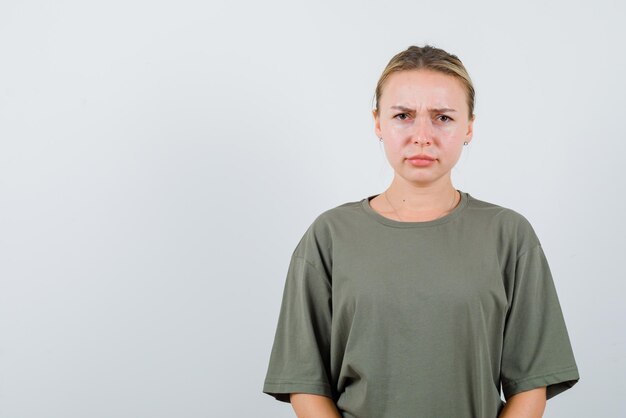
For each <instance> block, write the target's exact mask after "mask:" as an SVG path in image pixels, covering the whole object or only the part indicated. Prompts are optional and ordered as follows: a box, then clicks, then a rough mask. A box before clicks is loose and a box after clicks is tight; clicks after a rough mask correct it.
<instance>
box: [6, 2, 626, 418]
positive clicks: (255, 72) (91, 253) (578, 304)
mask: <svg viewBox="0 0 626 418" xmlns="http://www.w3.org/2000/svg"><path fill="white" fill-rule="evenodd" d="M625 17H626V6H625V5H624V2H621V1H617V0H615V1H611V0H596V1H584V2H583V1H573V2H572V1H552V2H550V1H530V2H528V1H526V2H515V3H512V2H498V1H491V2H486V1H475V2H466V1H453V2H432V1H431V2H416V1H410V2H408V1H398V2H382V1H379V2H371V1H343V2H342V1H318V2H310V1H309V2H297V1H287V0H284V1H280V0H269V1H263V2H254V1H243V2H226V1H219V0H217V1H215V0H212V1H208V2H207V1H186V0H183V1H176V2H174V1H170V2H165V1H147V0H125V1H106V2H105V1H89V2H85V1H76V0H72V1H70V0H68V1H28V0H20V1H7V0H2V2H1V3H0V417H2V418H47V417H55V418H56V417H59V418H85V417H89V418H101V417H102V418H104V417H128V418H131V417H132V418H137V417H150V418H159V417H244V416H245V417H292V416H294V414H293V412H292V409H291V407H290V405H288V404H285V403H280V402H278V401H275V400H274V399H273V398H271V397H269V396H268V395H265V394H263V393H262V392H261V390H262V385H263V380H264V378H265V372H266V369H267V364H268V360H269V354H270V350H271V345H272V341H273V338H274V332H275V329H276V321H277V319H278V312H279V308H280V302H281V297H282V290H283V286H284V280H285V277H286V272H287V266H288V262H289V258H290V255H291V252H292V251H293V249H294V248H295V245H296V244H297V242H298V241H299V239H300V237H301V236H302V234H303V233H304V231H305V230H306V228H307V227H308V226H309V225H310V224H311V222H312V221H313V220H314V219H315V217H316V216H317V215H319V214H320V213H321V212H323V211H324V210H327V209H330V208H332V207H335V206H337V205H339V204H342V203H345V202H348V201H355V200H360V199H362V198H364V197H365V196H369V195H372V194H377V193H381V192H382V191H384V189H385V188H386V187H387V186H388V185H389V183H390V181H391V178H392V172H391V169H390V168H389V165H388V163H387V160H386V157H385V155H384V151H383V148H382V145H380V144H379V142H378V139H377V138H376V136H375V135H374V132H373V125H372V119H371V114H370V111H371V107H372V96H373V92H374V87H375V84H376V81H377V79H378V76H379V75H380V73H381V71H382V70H383V68H384V66H385V65H386V64H387V62H388V60H389V59H390V58H391V57H392V56H393V55H394V54H395V53H397V52H399V51H401V50H403V49H405V48H406V47H408V46H409V45H420V46H421V45H424V44H426V43H429V44H432V45H435V46H438V47H441V48H444V49H446V50H448V51H449V52H452V53H454V54H457V55H458V56H459V57H460V58H461V59H462V60H463V62H464V64H465V65H466V66H467V68H468V70H469V72H470V75H471V76H472V78H473V81H474V83H475V87H476V91H477V102H476V114H477V119H476V123H475V126H474V128H475V133H474V140H473V142H472V143H471V144H470V146H468V147H465V149H464V151H463V155H462V157H461V159H460V161H459V163H458V165H457V166H456V167H455V169H454V171H453V182H454V185H455V186H456V187H457V188H459V189H461V190H463V191H466V192H469V193H470V194H471V195H472V196H474V197H476V198H478V199H481V200H486V201H489V202H493V203H496V204H499V205H502V206H506V207H510V208H513V209H515V210H516V211H518V212H520V213H522V214H523V215H524V216H526V217H527V218H528V219H529V220H530V221H531V223H532V225H533V226H534V228H535V230H536V232H537V234H538V235H539V237H540V239H541V241H542V244H543V247H544V250H545V252H546V254H547V256H548V260H549V262H550V266H551V268H552V273H553V276H554V280H555V284H556V287H557V291H558V293H559V298H560V301H561V306H562V309H563V313H564V315H565V319H566V323H567V326H568V331H569V334H570V339H571V341H572V345H573V349H574V354H575V356H576V359H577V362H578V365H579V370H580V374H581V380H580V382H579V383H578V384H577V385H576V386H575V387H574V388H573V389H571V390H569V391H567V392H565V393H563V394H561V395H559V396H557V397H555V398H553V399H551V400H550V401H548V405H547V409H546V413H545V417H550V418H556V417H568V418H569V417H591V416H601V417H618V416H626V407H625V406H624V401H623V400H624V394H625V393H624V386H623V377H624V375H625V374H626V366H625V356H624V354H625V352H626V350H625V349H626V333H625V331H624V318H625V317H626V315H625V314H626V308H625V305H626V304H624V302H623V300H624V292H625V291H626V286H625V285H624V283H625V279H626V277H625V274H624V268H623V264H622V261H624V258H625V255H624V254H625V245H624V236H625V233H626V223H625V222H624V214H625V213H626V204H625V199H624V192H625V190H626V187H625V186H626V181H625V180H626V176H625V175H624V164H623V160H624V153H625V151H626V146H625V141H626V135H625V134H624V126H625V125H624V124H625V122H624V121H625V119H626V114H625V111H626V106H625V103H624V100H625V99H624V98H625V97H626V82H625V79H624V74H626V54H624V42H623V40H624V39H625V38H626V31H624V29H623V28H624V26H623V22H624V18H625ZM450 396H451V397H453V396H454V394H450Z"/></svg>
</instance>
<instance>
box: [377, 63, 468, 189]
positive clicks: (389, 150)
mask: <svg viewBox="0 0 626 418" xmlns="http://www.w3.org/2000/svg"><path fill="white" fill-rule="evenodd" d="M374 122H375V131H376V135H377V136H378V137H380V138H383V144H384V147H385V154H386V155H387V159H388V160H389V163H390V164H391V166H392V168H393V169H394V171H395V174H396V175H397V176H400V177H402V178H403V179H404V180H406V181H408V182H411V183H413V184H415V185H419V186H428V185H432V184H436V183H438V182H442V181H449V178H450V172H451V170H452V167H454V165H455V164H456V162H457V161H458V159H459V157H460V155H461V150H462V148H463V143H464V142H470V141H471V140H472V133H473V131H472V129H473V122H474V120H473V119H470V118H469V115H468V105H467V96H466V91H465V89H464V87H463V84H462V83H461V81H459V80H458V79H456V78H455V77H453V76H450V75H447V74H443V73H440V72H436V71H432V70H405V71H398V72H395V73H392V74H391V75H390V76H389V78H388V79H387V80H386V82H385V84H384V86H383V90H382V94H381V97H380V101H379V103H378V111H374Z"/></svg>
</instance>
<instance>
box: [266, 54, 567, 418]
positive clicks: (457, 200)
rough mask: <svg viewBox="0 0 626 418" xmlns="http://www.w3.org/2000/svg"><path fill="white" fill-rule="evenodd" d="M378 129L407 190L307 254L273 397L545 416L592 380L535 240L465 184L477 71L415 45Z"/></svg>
mask: <svg viewBox="0 0 626 418" xmlns="http://www.w3.org/2000/svg"><path fill="white" fill-rule="evenodd" d="M373 115H374V122H375V131H376V134H377V136H378V137H379V139H380V141H382V143H383V144H384V148H385V153H386V155H387V159H388V160H389V163H390V164H391V166H392V168H393V170H394V178H393V180H392V182H391V185H390V186H389V187H388V188H387V190H385V191H384V192H383V193H381V194H378V195H373V196H369V197H367V198H364V199H362V200H360V201H355V202H348V203H344V204H342V205H340V206H337V207H335V208H332V209H329V210H327V211H326V212H324V213H322V214H321V215H319V216H318V217H317V218H316V219H315V220H314V222H313V223H312V224H311V226H310V227H309V228H308V229H307V231H306V232H305V234H304V236H303V237H302V239H301V240H300V242H299V243H298V245H297V247H296V248H295V250H294V252H293V253H292V257H291V262H290V265H289V269H288V273H287V279H286V283H285V289H284V294H283V302H282V307H281V311H280V317H279V320H278V327H277V331H276V336H275V340H274V345H273V348H272V354H271V358H270V364H269V368H268V372H267V376H266V379H265V384H264V387H263V392H265V393H267V394H270V395H272V396H274V397H275V398H276V399H278V400H281V401H285V402H289V401H291V403H292V406H293V408H294V409H295V412H296V414H297V415H298V417H313V418H323V417H350V418H352V417H359V418H365V417H374V418H385V417H389V418H404V417H454V418H462V417H511V418H512V417H520V418H521V417H541V416H542V414H543V411H544V408H545V403H546V400H547V399H549V398H551V397H553V396H555V395H557V394H559V393H561V392H562V391H564V390H566V389H568V388H570V387H572V386H573V385H574V384H575V383H576V382H577V381H578V379H579V375H578V369H577V366H576V362H575V359H574V356H573V353H572V348H571V345H570V341H569V336H568V333H567V329H566V326H565V322H564V319H563V315H562V311H561V308H560V305H559V301H558V297H557V293H556V290H555V287H554V283H553V280H552V277H551V274H550V269H549V267H548V263H547V261H546V259H545V256H544V253H543V251H542V248H541V245H540V242H539V240H538V238H537V236H536V235H535V232H534V230H533V228H532V226H531V225H530V224H529V223H528V221H527V220H526V219H525V218H524V217H523V216H522V215H520V214H518V213H517V212H515V211H513V210H511V209H507V208H504V207H501V206H498V205H495V204H491V203H488V202H484V201H481V200H478V199H476V198H474V197H472V196H470V195H469V194H468V193H466V192H463V191H459V190H457V189H456V188H455V187H454V186H453V185H452V181H451V177H450V172H451V170H452V167H454V165H455V164H456V162H457V161H458V159H459V156H460V154H461V151H462V149H463V147H464V146H466V145H468V144H469V143H470V141H471V140H472V133H473V123H474V120H475V116H474V88H473V86H472V82H471V80H470V78H469V76H468V74H467V71H466V70H465V68H464V66H463V64H462V63H461V61H460V60H459V59H458V58H457V57H456V56H454V55H451V54H449V53H447V52H445V51H443V50H441V49H438V48H434V47H431V46H425V47H423V48H420V47H415V46H412V47H410V48H408V49H407V50H405V51H403V52H401V53H399V54H397V55H396V56H394V57H393V58H392V59H391V61H390V62H389V64H388V65H387V67H386V69H385V70H384V72H383V74H382V76H381V77H380V80H379V82H378V86H377V88H376V105H375V108H374V110H373ZM501 393H503V394H504V397H505V399H506V402H504V401H503V400H502V399H501Z"/></svg>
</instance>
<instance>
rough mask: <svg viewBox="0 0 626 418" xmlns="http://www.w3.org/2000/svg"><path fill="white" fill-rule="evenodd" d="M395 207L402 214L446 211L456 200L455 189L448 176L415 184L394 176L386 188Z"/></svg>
mask: <svg viewBox="0 0 626 418" xmlns="http://www.w3.org/2000/svg"><path fill="white" fill-rule="evenodd" d="M386 194H387V197H388V198H389V199H390V201H391V203H392V204H393V206H395V209H396V210H397V211H398V212H399V213H400V215H402V213H403V212H404V213H405V214H407V215H410V214H416V213H428V212H437V211H438V212H441V211H448V210H449V209H451V207H453V206H454V203H455V202H456V198H457V196H456V189H455V187H454V186H453V185H452V181H451V180H450V178H449V177H446V178H443V179H441V181H439V182H436V183H430V184H427V185H416V184H414V183H410V182H408V181H406V180H404V179H403V178H401V177H399V176H394V178H393V181H392V182H391V185H390V186H389V187H388V188H387V190H386Z"/></svg>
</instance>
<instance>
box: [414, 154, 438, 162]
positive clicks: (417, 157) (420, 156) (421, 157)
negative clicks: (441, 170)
mask: <svg viewBox="0 0 626 418" xmlns="http://www.w3.org/2000/svg"><path fill="white" fill-rule="evenodd" d="M407 160H411V161H412V160H426V161H435V160H436V158H434V157H431V156H430V155H427V154H417V155H412V156H410V157H409V158H407Z"/></svg>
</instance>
